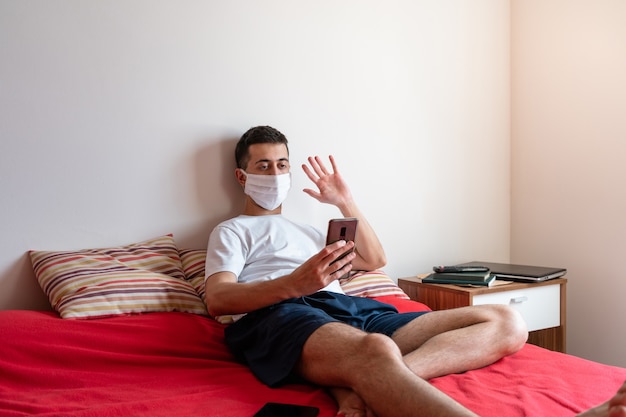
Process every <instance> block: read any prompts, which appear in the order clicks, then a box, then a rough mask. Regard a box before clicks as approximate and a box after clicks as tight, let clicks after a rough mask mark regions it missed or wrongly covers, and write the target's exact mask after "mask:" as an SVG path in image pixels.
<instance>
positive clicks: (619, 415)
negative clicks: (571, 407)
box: [578, 382, 626, 417]
mask: <svg viewBox="0 0 626 417" xmlns="http://www.w3.org/2000/svg"><path fill="white" fill-rule="evenodd" d="M578 417H626V382H625V383H624V384H622V386H621V387H620V388H619V390H617V393H616V394H615V395H614V396H613V398H611V399H610V400H608V401H607V402H605V403H604V404H601V405H599V406H597V407H594V408H592V409H590V410H587V411H585V412H584V413H581V414H579V415H578Z"/></svg>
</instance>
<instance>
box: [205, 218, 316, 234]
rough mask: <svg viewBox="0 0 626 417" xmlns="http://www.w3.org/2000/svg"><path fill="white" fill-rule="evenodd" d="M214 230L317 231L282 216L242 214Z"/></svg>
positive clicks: (307, 225) (225, 221) (222, 223)
mask: <svg viewBox="0 0 626 417" xmlns="http://www.w3.org/2000/svg"><path fill="white" fill-rule="evenodd" d="M215 229H216V230H217V229H222V230H224V229H227V230H232V231H246V230H251V229H253V230H257V231H261V230H263V231H265V232H267V231H271V230H274V229H279V230H285V229H289V230H300V231H308V232H309V233H310V232H311V231H313V230H317V229H316V228H315V227H314V226H312V225H309V224H304V223H298V222H295V221H293V220H290V219H288V218H287V217H285V216H283V215H282V214H272V215H266V216H248V215H244V214H242V215H239V216H237V217H233V218H230V219H228V220H224V221H223V222H221V223H220V224H218V225H217V226H216V227H215Z"/></svg>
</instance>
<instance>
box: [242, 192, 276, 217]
mask: <svg viewBox="0 0 626 417" xmlns="http://www.w3.org/2000/svg"><path fill="white" fill-rule="evenodd" d="M282 209H283V205H282V204H281V205H280V206H278V207H276V208H275V209H274V210H267V209H264V208H263V207H261V206H259V205H258V204H257V203H255V202H254V200H252V199H251V198H250V197H248V196H246V206H245V208H244V210H243V214H244V215H246V216H269V215H272V214H282Z"/></svg>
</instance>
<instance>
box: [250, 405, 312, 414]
mask: <svg viewBox="0 0 626 417" xmlns="http://www.w3.org/2000/svg"><path fill="white" fill-rule="evenodd" d="M319 411H320V410H319V408H317V407H310V406H307V405H296V404H281V403H267V404H265V405H264V406H263V408H261V409H260V410H259V411H257V413H256V414H255V415H254V417H316V416H317V415H318V414H319Z"/></svg>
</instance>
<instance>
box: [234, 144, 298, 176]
mask: <svg viewBox="0 0 626 417" xmlns="http://www.w3.org/2000/svg"><path fill="white" fill-rule="evenodd" d="M248 153H249V154H250V159H249V160H248V165H247V166H246V169H245V171H246V172H247V173H249V174H260V175H279V174H286V173H288V172H289V169H290V165H289V153H288V152H287V147H286V146H285V145H284V144H282V143H280V144H275V143H256V144H254V145H250V147H249V148H248Z"/></svg>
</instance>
